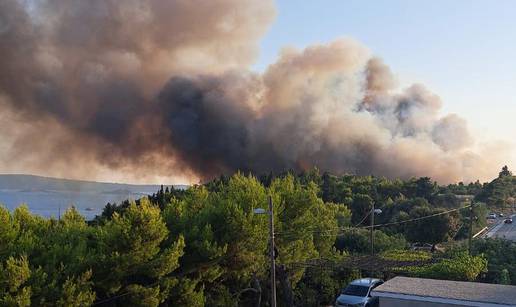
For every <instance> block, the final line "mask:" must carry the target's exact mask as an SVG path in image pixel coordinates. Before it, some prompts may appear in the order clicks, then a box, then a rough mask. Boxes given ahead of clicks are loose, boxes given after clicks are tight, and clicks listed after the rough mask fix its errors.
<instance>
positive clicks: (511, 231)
mask: <svg viewBox="0 0 516 307" xmlns="http://www.w3.org/2000/svg"><path fill="white" fill-rule="evenodd" d="M512 219H513V220H515V221H514V222H513V223H512V224H504V223H503V219H502V220H501V221H500V223H502V224H500V225H499V226H495V227H496V231H495V232H494V234H493V235H492V237H493V238H505V239H507V240H512V241H515V242H516V215H513V216H512Z"/></svg>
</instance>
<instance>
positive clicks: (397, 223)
mask: <svg viewBox="0 0 516 307" xmlns="http://www.w3.org/2000/svg"><path fill="white" fill-rule="evenodd" d="M469 207H471V205H467V206H464V207H460V208H455V209H450V210H446V211H443V212H438V213H434V214H430V215H426V216H421V217H417V218H413V219H409V220H404V221H398V222H391V223H384V224H375V225H373V226H371V225H369V226H361V227H357V226H354V227H351V226H348V227H338V228H327V229H318V230H313V231H308V233H311V234H321V233H328V232H334V231H336V232H343V231H345V230H350V229H369V228H371V227H374V228H377V227H386V226H395V225H401V224H406V223H411V222H416V221H420V220H424V219H429V218H432V217H436V216H440V215H445V214H448V213H451V212H454V211H459V210H462V209H465V208H469ZM369 214H370V213H368V214H367V215H366V217H367V216H368V215H369ZM366 217H365V218H366ZM365 218H364V219H363V220H365ZM362 222H363V221H361V222H360V223H358V225H360V224H361V223H362ZM312 229H316V228H312ZM275 234H276V235H279V236H280V237H288V236H289V235H293V234H295V235H298V234H299V231H294V230H291V231H284V232H277V233H275ZM303 234H306V232H305V233H303ZM337 234H338V233H337ZM327 235H331V234H327ZM323 236H324V235H323Z"/></svg>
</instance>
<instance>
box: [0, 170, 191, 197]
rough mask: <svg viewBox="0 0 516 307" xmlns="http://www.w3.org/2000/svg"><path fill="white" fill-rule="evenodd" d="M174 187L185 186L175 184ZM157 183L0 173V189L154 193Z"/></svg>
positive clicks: (183, 186) (157, 186)
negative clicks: (131, 182) (129, 182)
mask: <svg viewBox="0 0 516 307" xmlns="http://www.w3.org/2000/svg"><path fill="white" fill-rule="evenodd" d="M175 187H176V188H185V187H186V186H185V185H177V186H175ZM158 188H159V185H135V184H120V183H106V182H94V181H82V180H70V179H60V178H50V177H41V176H34V175H17V174H15V175H10V174H9V175H0V190H17V191H20V192H24V191H31V192H33V191H58V192H90V193H115V194H119V193H123V194H127V193H128V192H132V193H154V192H156V191H157V190H158Z"/></svg>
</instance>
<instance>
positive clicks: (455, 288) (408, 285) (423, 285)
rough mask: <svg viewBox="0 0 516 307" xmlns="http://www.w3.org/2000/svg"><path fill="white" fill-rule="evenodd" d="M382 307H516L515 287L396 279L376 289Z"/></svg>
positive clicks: (408, 278) (374, 294)
mask: <svg viewBox="0 0 516 307" xmlns="http://www.w3.org/2000/svg"><path fill="white" fill-rule="evenodd" d="M372 295H373V296H377V297H379V302H380V307H409V306H410V307H444V306H452V307H460V306H482V307H484V306H485V307H488V306H489V307H502V306H516V286H506V285H494V284H484V283H475V282H462V281H450V280H438V279H424V278H410V277H401V276H398V277H395V278H393V279H391V280H388V281H387V282H385V283H384V284H383V285H381V286H379V287H377V288H375V289H374V290H373V292H372Z"/></svg>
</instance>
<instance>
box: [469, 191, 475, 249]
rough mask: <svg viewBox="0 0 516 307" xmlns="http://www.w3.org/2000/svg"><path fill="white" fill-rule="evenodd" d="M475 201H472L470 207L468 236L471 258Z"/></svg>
mask: <svg viewBox="0 0 516 307" xmlns="http://www.w3.org/2000/svg"><path fill="white" fill-rule="evenodd" d="M474 204H475V203H474V201H473V200H472V201H471V205H470V206H469V235H468V253H469V255H470V256H471V240H472V238H473V213H474V212H473V206H474Z"/></svg>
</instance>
